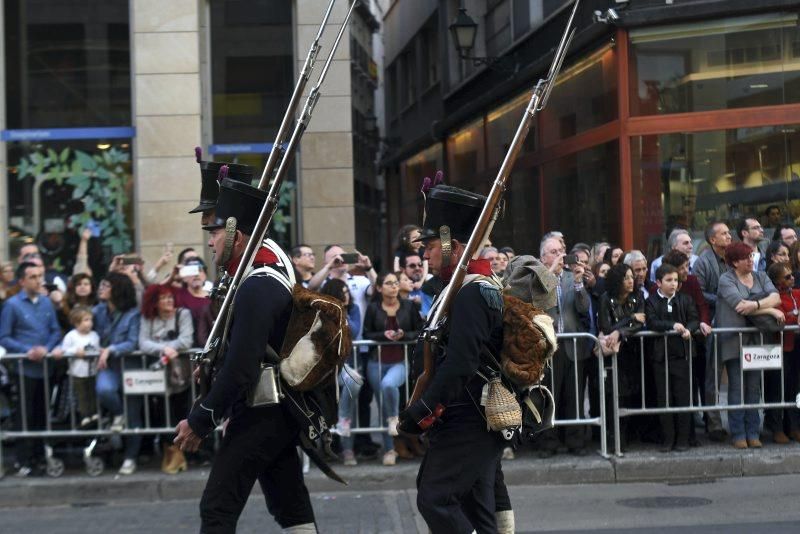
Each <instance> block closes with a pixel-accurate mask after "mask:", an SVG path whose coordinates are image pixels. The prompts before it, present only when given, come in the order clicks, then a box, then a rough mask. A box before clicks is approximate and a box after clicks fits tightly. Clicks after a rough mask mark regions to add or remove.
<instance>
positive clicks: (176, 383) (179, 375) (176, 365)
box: [166, 308, 192, 395]
mask: <svg viewBox="0 0 800 534" xmlns="http://www.w3.org/2000/svg"><path fill="white" fill-rule="evenodd" d="M184 309H185V308H178V310H177V311H176V312H175V326H174V327H173V329H172V330H170V331H169V332H167V339H170V340H173V339H177V338H178V328H179V326H178V316H179V315H180V314H181V312H182V311H183V310H184ZM187 311H188V310H187ZM166 374H167V393H168V394H169V395H174V394H176V393H183V392H184V391H186V390H187V389H189V387H190V386H191V382H190V381H191V379H192V364H191V362H190V361H189V358H188V357H187V356H182V355H178V357H177V358H173V359H172V360H170V361H169V363H168V364H167V368H166Z"/></svg>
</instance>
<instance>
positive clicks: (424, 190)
mask: <svg viewBox="0 0 800 534" xmlns="http://www.w3.org/2000/svg"><path fill="white" fill-rule="evenodd" d="M431 185H432V182H431V178H430V176H426V177H425V178H424V179H423V180H422V189H421V190H420V191H422V193H423V194H425V193H427V192H428V191H429V190H430V188H431Z"/></svg>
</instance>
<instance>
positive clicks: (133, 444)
mask: <svg viewBox="0 0 800 534" xmlns="http://www.w3.org/2000/svg"><path fill="white" fill-rule="evenodd" d="M97 298H98V299H99V300H100V304H98V305H97V306H95V307H94V309H93V310H92V313H93V314H94V324H95V331H96V332H97V334H98V335H99V336H100V356H99V358H98V359H97V383H96V392H97V398H98V399H99V401H100V406H101V407H102V408H104V409H106V410H108V411H109V412H111V415H112V416H113V418H114V419H113V421H112V422H111V430H112V431H117V432H119V431H121V430H122V429H123V428H124V426H125V419H124V417H123V409H122V390H121V386H122V370H123V362H122V359H123V358H124V357H125V355H127V354H129V353H131V352H133V351H134V350H136V346H137V344H138V342H139V321H140V318H139V310H138V309H137V308H136V289H135V288H134V287H133V282H132V281H131V277H130V276H128V275H126V274H123V273H121V272H110V273H108V274H106V276H105V278H104V279H103V280H102V281H101V282H100V284H99V285H98V287H97ZM137 360H138V361H137ZM137 366H138V367H139V368H140V367H141V360H139V359H138V358H133V359H129V360H126V361H125V366H124V367H125V368H137ZM141 406H142V399H141V397H136V396H133V397H131V398H130V399H129V401H128V421H127V424H128V425H129V426H130V427H131V428H138V427H140V426H141V425H142V420H141V412H142V410H141ZM141 443H142V436H141V435H133V436H129V437H127V438H126V440H125V461H124V462H123V463H122V467H121V468H120V470H119V474H121V475H132V474H133V473H134V472H135V471H136V453H138V451H139V447H140V445H141Z"/></svg>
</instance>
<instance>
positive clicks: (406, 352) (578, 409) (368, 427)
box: [341, 332, 608, 457]
mask: <svg viewBox="0 0 800 534" xmlns="http://www.w3.org/2000/svg"><path fill="white" fill-rule="evenodd" d="M557 338H558V341H559V343H561V344H563V343H565V342H566V343H571V344H572V347H573V351H574V352H573V353H577V352H578V346H579V342H580V341H583V342H584V343H588V344H591V346H589V347H586V348H585V349H584V350H587V351H588V352H590V353H592V350H591V349H592V348H593V347H594V345H595V344H596V343H598V340H597V337H595V336H593V335H592V334H589V333H585V332H575V333H564V334H558V335H557ZM399 344H400V345H402V347H403V363H404V365H405V373H406V374H405V380H404V383H403V388H404V393H405V396H404V397H403V396H402V395H401V404H400V409H401V410H402V406H403V403H402V401H403V399H407V398H408V397H409V394H410V390H409V387H410V386H409V371H410V367H409V363H410V358H409V356H410V355H411V351H412V349H413V348H414V345H415V344H416V341H404V342H401V343H399ZM389 345H398V343H396V342H376V341H355V342H353V346H354V350H353V367H354V368H355V369H357V370H359V372H361V373H362V374H363V369H365V366H364V365H363V364H364V363H365V362H364V358H369V357H370V356H369V352H368V350H370V349H372V348H377V354H378V355H380V353H381V351H382V349H383V348H384V347H386V346H389ZM361 349H367V350H364V351H362V350H361ZM590 358H597V356H595V355H594V354H593V353H592V355H591V356H590ZM587 361H588V360H587ZM579 365H584V363H583V362H580V361H578V360H577V359H576V360H575V361H572V366H573V373H572V379H573V380H574V383H575V396H574V399H572V400H571V402H573V401H574V406H575V409H574V411H573V413H576V414H577V417H576V418H575V419H558V418H555V419H554V420H553V424H554V426H556V427H559V426H582V425H587V426H597V427H599V428H600V451H599V452H600V454H601V455H602V456H604V457H607V456H608V445H607V440H606V420H607V419H606V406H605V403H604V402H601V403H600V413H599V414H598V415H597V416H595V417H587V416H586V414H585V412H584V402H583V399H584V395H583V390H582V388H581V386H582V383H579V382H581V381H580V377H581V375H583V373H580V372H579ZM597 368H598V370H597V372H598V386H599V391H600V398H601V399H602V398H604V397H605V380H604V377H605V369H604V368H603V365H602V358H600V359H599V363H598V365H597ZM378 372H379V375H380V376H383V364H382V363H380V357H378ZM364 379H365V380H366V377H364ZM553 381H554V377H553V376H552V373H551V374H550V380H549V384H546V385H547V386H548V387H549V388H550V390H551V391H553V389H554V388H553V383H554V382H553ZM341 394H342V395H348V394H349V392H347V391H345V390H343V391H342V393H341ZM373 394H374V395H377V399H376V404H377V410H376V411H374V412H371V413H377V414H378V423H379V424H378V425H373V424H372V422H371V421H370V422H366V424H362V421H360V419H359V418H358V411H356V419H355V421H354V425H353V427H352V428H351V430H350V432H351V433H353V434H366V433H373V432H387V431H388V427H387V426H386V425H385V424H383V423H385V421H383V419H382V416H381V414H382V413H383V412H382V409H381V408H382V406H383V392H382V391H378V392H373ZM554 395H555V396H556V397H558V394H557V393H555V392H554ZM559 400H562V401H563V399H558V400H557V401H556V404H557V405H558V402H559Z"/></svg>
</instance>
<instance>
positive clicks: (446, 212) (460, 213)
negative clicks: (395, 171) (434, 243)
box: [417, 185, 486, 243]
mask: <svg viewBox="0 0 800 534" xmlns="http://www.w3.org/2000/svg"><path fill="white" fill-rule="evenodd" d="M485 203H486V197H485V196H483V195H479V194H477V193H473V192H471V191H466V190H464V189H460V188H458V187H453V186H451V185H436V186H434V187H431V188H430V190H428V193H427V194H426V197H425V221H424V222H423V223H422V224H423V227H422V229H421V230H420V236H419V238H418V239H417V241H425V240H427V239H439V229H440V228H441V227H442V226H444V225H446V226H449V227H450V237H451V238H453V239H457V240H459V241H460V242H462V243H466V242H467V241H469V236H470V235H472V230H473V229H474V228H475V225H476V224H477V223H478V218H479V217H480V216H481V210H483V205H484V204H485Z"/></svg>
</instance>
